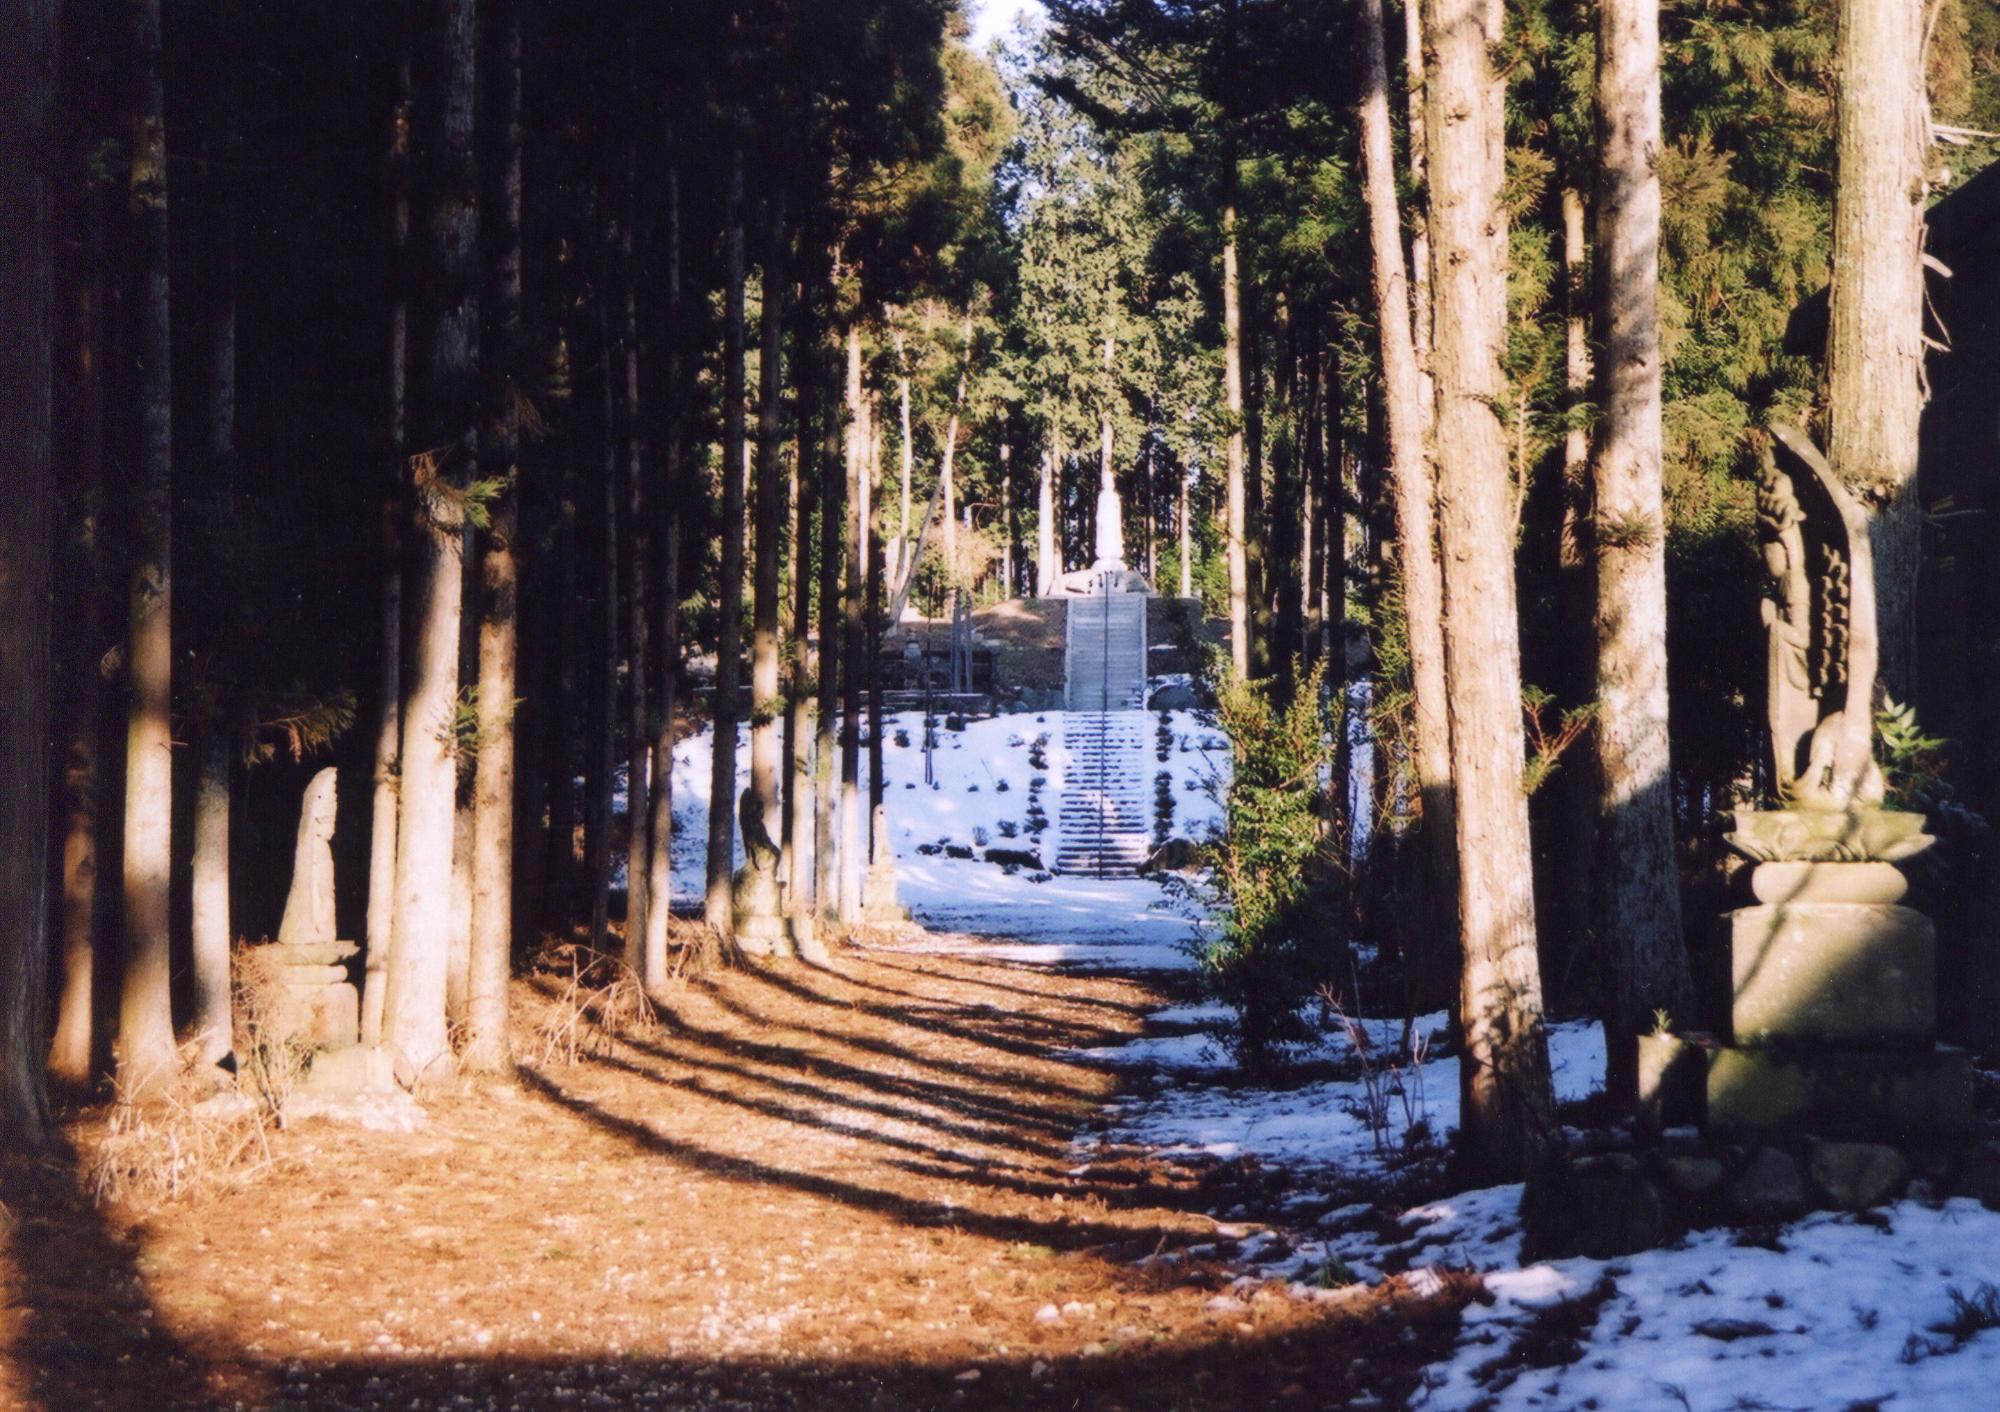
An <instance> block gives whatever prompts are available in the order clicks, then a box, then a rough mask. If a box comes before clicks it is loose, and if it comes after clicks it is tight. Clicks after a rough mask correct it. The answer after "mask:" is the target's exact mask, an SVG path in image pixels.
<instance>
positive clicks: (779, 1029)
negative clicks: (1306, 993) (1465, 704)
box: [0, 949, 1457, 1412]
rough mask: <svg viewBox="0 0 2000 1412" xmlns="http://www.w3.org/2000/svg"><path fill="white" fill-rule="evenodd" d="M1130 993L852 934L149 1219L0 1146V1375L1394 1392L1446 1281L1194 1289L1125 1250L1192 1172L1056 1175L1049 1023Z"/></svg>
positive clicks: (1449, 1321) (1186, 1206)
mask: <svg viewBox="0 0 2000 1412" xmlns="http://www.w3.org/2000/svg"><path fill="white" fill-rule="evenodd" d="M1159 999H1160V997H1159V996H1158V994H1157V992H1156V991H1154V990H1153V989H1151V988H1150V987H1148V986H1147V985H1144V984H1141V983H1138V982H1135V981H1132V980H1127V979H1120V978H1113V977H1100V976H1079V975H1071V974H1064V973H1059V972H1051V971H1047V970H1041V969H1037V968H1032V967H1025V966H1018V965H1008V964H1004V963H1000V962H994V961H980V960H975V959H970V958H967V957H964V956H950V957H947V956H939V955H931V954H924V953H921V952H914V951H898V950H894V949H875V950H868V951H850V952H846V953H844V954H843V956H842V957H841V959H840V961H839V963H838V966H837V968H836V969H833V970H827V969H820V968H811V967H804V966H798V965H782V966H771V967H767V968H761V969H740V970H731V971H726V972H723V973H721V974H719V975H717V976H716V977H714V978H713V979H712V980H711V981H708V982H703V983H699V984H691V985H689V986H688V987H687V989H686V990H685V991H684V992H683V993H682V994H681V995H680V996H679V997H677V999H676V1001H675V1004H674V1005H673V1007H672V1009H671V1013H670V1014H669V1015H667V1016H666V1023H665V1025H664V1027H663V1028H662V1029H661V1031H660V1032H659V1033H657V1034H656V1035H654V1036H653V1037H651V1038H647V1039H634V1040H631V1041H629V1042H624V1043H620V1044H619V1045H618V1046H617V1047H616V1049H615V1051H613V1052H611V1053H605V1054H599V1055H597V1056H596V1057H593V1058H588V1059H585V1060H583V1061H582V1062H579V1063H576V1064H573V1065H557V1064H551V1065H541V1066H534V1067H526V1068H523V1070H522V1071H521V1074H520V1078H519V1082H518V1083H517V1084H489V1085H487V1086H484V1087H482V1088H479V1089H476V1090H469V1091H467V1092H464V1093H461V1094H456V1095H454V1096H452V1097H450V1098H447V1099H445V1100H442V1101H440V1102H438V1103H437V1104H435V1105H434V1106H433V1110H432V1113H433V1121H432V1124H431V1126H430V1128H429V1129H428V1130H427V1131H425V1132H422V1133H418V1134H414V1135H408V1136H401V1135H394V1136H384V1135H377V1134H369V1133H360V1132H354V1131H350V1130H345V1129H338V1128H333V1127H328V1126H325V1125H320V1124H309V1125H305V1126H302V1127H300V1128H297V1129H295V1130H291V1131H288V1132H284V1133H280V1134H278V1135H277V1138H276V1141H275V1152H276V1162H275V1164H274V1166H273V1167H272V1168H270V1169H267V1170H265V1171H263V1172H261V1173H259V1174H257V1175H256V1176H254V1177H251V1178H245V1179H242V1180H237V1181H231V1182H227V1183H222V1184H219V1185H218V1186H217V1187H216V1189H214V1190H211V1191H208V1192H205V1193H204V1194H202V1195H200V1196H198V1197H196V1198H194V1199H193V1200H190V1201H183V1202H180V1203H177V1204H174V1205H171V1206H165V1207H161V1208H158V1209H157V1210H155V1211H153V1212H151V1213H150V1214H148V1215H146V1216H145V1217H144V1218H143V1219H136V1218H135V1217H134V1214H133V1213H130V1212H124V1211H116V1210H114V1211H109V1212H106V1211H99V1210H96V1209H94V1208H93V1207H92V1206H91V1205H90V1204H89V1203H88V1202H87V1201H85V1200H84V1199H82V1197H81V1196H80V1195H79V1194H78V1186H79V1183H78V1180H77V1178H76V1175H75V1174H74V1172H73V1171H71V1170H69V1169H67V1168H62V1167H51V1166H36V1167H29V1166H26V1165H24V1164H22V1163H19V1162H12V1163H0V1204H4V1206H5V1207H6V1208H7V1210H8V1211H9V1212H10V1213H11V1214H10V1215H9V1216H7V1217H4V1218H0V1228H4V1230H5V1236H6V1249H7V1258H6V1260H5V1262H4V1264H0V1291H4V1294H0V1404H5V1405H31V1406H32V1405H39V1406H45V1407H50V1408H63V1409H68V1408H82V1407H93V1406H111V1407H120V1408H128V1407H129V1408H157V1407H163V1406H174V1405H222V1406H231V1405H242V1406H254V1407H283V1408H308V1407H310V1408H344V1407H369V1408H377V1407H380V1408H389V1407H397V1408H404V1407H412V1408H414V1407H423V1408H431V1407H436V1408H467V1409H471V1408H508V1407H575V1408H599V1407H660V1408H667V1407H727V1408H756V1409H765V1408H794V1407H796V1408H812V1409H847V1408H880V1409H899V1412H900V1409H917V1408H931V1407H937V1408H956V1407H982V1408H1016V1407H1023V1408H1026V1407H1035V1408H1041V1407H1046V1408H1063V1409H1071V1408H1084V1409H1099V1410H1100V1412H1108V1409H1112V1408H1120V1407H1122V1408H1127V1409H1132V1412H1138V1409H1154V1408H1161V1409H1164V1408H1188V1409H1195V1408H1217V1409H1221V1408H1231V1409H1237V1408H1254V1407H1263V1406H1272V1407H1300V1408H1304V1407H1330V1406H1344V1405H1349V1404H1348V1398H1349V1396H1350V1394H1351V1393H1352V1392H1354V1391H1355V1390H1356V1389H1357V1388H1358V1387H1361V1386H1364V1385H1365V1386H1369V1387H1371V1388H1374V1389H1376V1390H1378V1391H1379V1390H1381V1389H1382V1388H1383V1387H1384V1384H1385V1380H1386V1383H1387V1385H1388V1386H1389V1387H1390V1388H1391V1389H1393V1388H1395V1387H1396V1386H1398V1385H1399V1384H1400V1385H1402V1386H1407V1380H1406V1379H1405V1378H1403V1377H1402V1376H1401V1375H1399V1374H1398V1373H1396V1372H1395V1371H1394V1370H1396V1369H1398V1368H1403V1369H1407V1368H1411V1367H1414V1366H1415V1365H1416V1363H1417V1362H1418V1361H1419V1360H1420V1358H1421V1355H1422V1351H1423V1349H1424V1347H1425V1346H1428V1345H1430V1344H1431V1343H1432V1342H1433V1341H1434V1340H1436V1339H1440V1338H1445V1337H1448V1336H1449V1333H1450V1330H1451V1328H1452V1326H1453V1325H1454V1324H1455V1323H1456V1315H1455V1306H1456V1302H1457V1301H1456V1298H1455V1297H1451V1296H1447V1297H1445V1298H1443V1299H1437V1300H1433V1301H1430V1302H1428V1303H1425V1302H1422V1301H1417V1300H1415V1299H1413V1298H1412V1297H1409V1296H1407V1295H1405V1294H1402V1293H1399V1292H1398V1291H1396V1290H1394V1289H1389V1290H1385V1291H1382V1292H1379V1293H1377V1294H1374V1295H1370V1296H1368V1297H1366V1298H1364V1299H1357V1300H1355V1301H1352V1302H1350V1303H1347V1304H1343V1305H1340V1306H1337V1307H1336V1306H1329V1305H1325V1304H1314V1303H1309V1302H1301V1301H1299V1300H1295V1299H1292V1298H1289V1297H1287V1296H1285V1295H1283V1294H1282V1293H1277V1292H1270V1293H1265V1294H1261V1295H1260V1296H1259V1297H1257V1298H1254V1299H1252V1300H1250V1301H1248V1302H1247V1304H1245V1303H1241V1302H1238V1301H1234V1300H1223V1301H1221V1302H1219V1303H1217V1302H1216V1301H1217V1286H1218V1284H1219V1282H1220V1279H1221V1275H1220V1274H1219V1273H1215V1272H1208V1271H1204V1270H1202V1269H1200V1268H1196V1269H1195V1270H1193V1271H1192V1272H1191V1273H1190V1272H1187V1271H1181V1270H1176V1271H1174V1272H1173V1273H1172V1274H1168V1273H1166V1272H1164V1271H1160V1270H1158V1269H1157V1267H1156V1268H1155V1269H1150V1270H1149V1269H1144V1268H1141V1267H1140V1266H1139V1265H1138V1263H1137V1262H1138V1261H1139V1260H1140V1259H1141V1258H1142V1257H1144V1256H1146V1255H1147V1254H1149V1253H1151V1252H1154V1251H1156V1250H1159V1249H1162V1248H1165V1249H1169V1250H1171V1249H1174V1248H1176V1247H1178V1246H1181V1245H1185V1244H1189V1243H1192V1242H1194V1241H1198V1240H1204V1239H1213V1238H1214V1223H1213V1222H1212V1221H1211V1220H1209V1219H1208V1218H1207V1217H1205V1216H1202V1215H1200V1214H1199V1210H1200V1208H1201V1207H1202V1206H1203V1205H1204V1204H1205V1203H1204V1201H1203V1200H1202V1193H1201V1191H1200V1190H1199V1188H1198V1186H1197V1184H1196V1181H1195V1179H1194V1178H1193V1177H1192V1176H1191V1175H1190V1174H1189V1173H1187V1172H1186V1171H1183V1170H1178V1169H1172V1168H1166V1167H1162V1166H1159V1165H1156V1164H1149V1163H1146V1162H1144V1161H1142V1160H1139V1159H1137V1158H1136V1157H1128V1158H1123V1159H1120V1160H1116V1161H1110V1162H1099V1163H1097V1164H1095V1165H1093V1166H1091V1167H1090V1168H1088V1169H1087V1170H1083V1171H1078V1170H1077V1168H1078V1165H1079V1163H1080V1162H1081V1161H1082V1159H1081V1158H1080V1157H1079V1156H1078V1155H1077V1154H1076V1152H1075V1151H1074V1149H1073V1148H1072V1146H1071V1142H1072V1139H1073V1137H1074V1135H1075V1133H1076V1132H1077V1130H1078V1129H1079V1127H1081V1126H1082V1125H1084V1124H1085V1123H1087V1122H1089V1121H1090V1120H1091V1118H1092V1116H1093V1114H1094V1112H1095V1111H1096V1109H1097V1106H1098V1105H1099V1104H1100V1103H1101V1102H1102V1101H1103V1100H1104V1099H1105V1098H1106V1097H1107V1096H1108V1095H1109V1094H1110V1093H1111V1092H1112V1091H1113V1089H1114V1087H1115V1084H1116V1082H1117V1081H1116V1078H1115V1076H1114V1075H1111V1074H1107V1073H1106V1072H1104V1071H1103V1070H1101V1069H1099V1068H1096V1067H1093V1066H1091V1065H1088V1064H1084V1063H1080V1062H1077V1061H1075V1060H1073V1059H1070V1058H1066V1057H1064V1056H1063V1054H1062V1053H1061V1051H1063V1050H1065V1049H1068V1048H1071V1047H1078V1046H1090V1045H1102V1044H1110V1043H1116V1042H1117V1041H1118V1040H1119V1039H1120V1038H1121V1037H1124V1036H1127V1035H1130V1034H1132V1033H1134V1032H1135V1031H1137V1030H1138V1029H1139V1028H1140V1026H1141V1024H1142V1017H1143V1014H1144V1012H1145V1011H1146V1010H1147V1009H1148V1008H1150V1007H1151V1006H1153V1005H1156V1004H1158V1003H1159ZM521 1008H522V1009H524V1010H526V1009H528V1008H529V1007H528V1006H526V1005H524V1006H523V1007H521ZM1406 1329H1413V1330H1414V1331H1415V1332H1414V1333H1410V1332H1405V1330H1406ZM1356 1360H1361V1361H1360V1363H1359V1364H1358V1365H1357V1363H1356ZM1391 1396H1392V1397H1393V1396H1394V1394H1393V1391H1392V1393H1391ZM10 1399H11V1401H10ZM1355 1405H1364V1406H1365V1405H1378V1406H1379V1405H1394V1403H1393V1401H1392V1402H1390V1403H1388V1404H1384V1403H1380V1402H1374V1403H1370V1402H1362V1403H1359V1404H1355Z"/></svg>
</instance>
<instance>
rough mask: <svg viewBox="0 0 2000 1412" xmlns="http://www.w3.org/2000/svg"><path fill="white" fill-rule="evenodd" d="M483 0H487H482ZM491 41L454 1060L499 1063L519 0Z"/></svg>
mask: <svg viewBox="0 0 2000 1412" xmlns="http://www.w3.org/2000/svg"><path fill="white" fill-rule="evenodd" d="M493 2H494V0H489V3H493ZM497 4H498V5H499V7H500V13H499V15H498V16H497V20H498V23H497V24H496V26H495V28H494V38H495V40H496V43H495V45H494V48H495V49H496V50H497V51H498V52H497V53H495V54H494V55H493V63H492V65H491V68H490V69H489V72H490V73H491V74H492V75H493V77H494V78H495V80H497V82H498V85H499V92H498V93H497V94H496V95H494V101H493V105H492V106H493V129H494V137H495V145H496V146H497V148H498V151H497V152H495V154H494V155H495V157H496V158H497V159H498V166H499V171H498V173H496V177H497V180H496V181H495V182H494V187H493V190H494V192H495V195H496V196H497V198H498V199H497V200H496V201H495V203H494V207H495V209H494V215H495V216H496V217H497V219H498V222H499V229H498V230H497V231H496V232H495V235H496V237H497V238H496V239H495V240H494V242H493V271H492V277H491V281H490V287H491V289H492V300H493V307H492V310H491V311H490V316H489V317H490V327H491V328H492V331H493V337H494V340H495V343H496V344H497V346H496V347H495V348H494V349H493V350H492V362H493V364H494V367H495V372H496V376H493V377H491V378H490V379H489V380H488V387H489V388H490V392H491V397H492V400H493V403H494V404H495V405H493V406H491V407H490V408H489V409H488V415H487V419H486V427H487V436H486V443H485V445H484V447H483V448H482V449H483V451H484V453H485V455H484V460H485V463H486V464H485V466H484V468H483V469H484V474H485V476H486V477H487V478H488V479H499V478H505V479H506V480H507V488H506V489H505V490H504V491H503V492H502V494H501V495H500V497H499V498H498V499H497V500H496V501H495V502H494V503H493V506H492V510H491V518H490V521H489V523H488V525H487V529H486V534H485V543H484V546H483V548H482V552H481V554H480V557H479V576H480V604H479V609H480V616H479V772H478V774H477V775H476V776H475V778H474V781H473V797H472V848H473V864H472V870H473V879H472V954H471V957H470V965H469V966H468V967H467V974H466V995H465V1000H466V1005H465V1022H466V1032H465V1052H464V1063H465V1067H466V1068H468V1069H471V1070H474V1071H481V1072H492V1071H495V1070H500V1069H504V1068H505V1067H506V1066H507V1062H508V1053H507V977H508V973H509V971H510V969H511V967H512V962H513V955H514V755H515V750H514V746H515V738H514V692H515V668H516V658H517V653H518V648H519V633H520V594H519V587H520V584H519V570H518V565H517V563H516V560H515V549H514V542H515V537H516V535H517V533H518V529H519V525H520V503H521V492H520V486H519V481H520V471H521V465H520V462H521V417H520V410H519V404H518V401H517V399H518V398H519V397H520V396H521V389H520V377H521V363H522V348H521V201H522V142H521V139H522V131H521V4H522V0H497Z"/></svg>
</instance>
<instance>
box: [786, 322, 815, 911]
mask: <svg viewBox="0 0 2000 1412" xmlns="http://www.w3.org/2000/svg"><path fill="white" fill-rule="evenodd" d="M792 318H793V323H792V389H793V396H794V397H795V398H796V399H797V407H798V411H797V414H796V416H795V417H794V418H793V421H794V424H795V434H796V436H797V438H798V441H797V457H798V467H797V471H796V477H797V481H798V494H797V495H796V496H795V497H794V499H795V503H794V505H793V516H794V519H793V529H792V643H791V649H792V650H791V653H790V676H789V678H788V680H787V682H786V695H787V705H786V712H785V808H784V819H783V821H782V822H783V827H784V834H783V837H782V839H781V841H780V842H781V856H782V857H783V859H784V884H785V912H786V914H787V915H788V916H793V917H801V918H803V917H806V916H809V915H810V912H809V908H810V905H811V899H812V844H811V841H810V840H811V838H812V820H813V777H812V729H813V723H812V650H811V644H812V584H813V580H812V524H813V507H814V503H815V502H816V501H817V500H818V498H819V476H820V467H819V466H818V465H817V464H815V458H816V457H817V455H818V452H819V446H818V443H817V441H816V440H815V438H816V437H817V435H818V432H819V427H818V419H819V416H820V415H821V403H820V396H819V358H818V349H819V331H818V329H817V328H815V327H814V322H813V315H812V309H811V308H810V306H809V304H808V301H807V289H806V286H805V285H804V284H803V283H799V284H794V285H793V286H792Z"/></svg>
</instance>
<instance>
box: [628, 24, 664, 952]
mask: <svg viewBox="0 0 2000 1412" xmlns="http://www.w3.org/2000/svg"><path fill="white" fill-rule="evenodd" d="M626 25H627V28H626V41H625V44H626V47H625V62H626V66H627V68H626V81H625V91H626V95H627V101H628V102H629V103H630V104H631V106H632V108H633V110H634V111H635V112H636V111H637V110H638V108H639V77H638V53H639V37H638V33H637V28H638V21H637V20H636V18H632V17H629V16H628V18H627V21H626ZM620 194H621V197H622V200H623V204H624V208H625V211H624V220H623V221H622V222H621V223H620V228H619V235H618V284H619V303H620V309H621V316H622V320H623V322H622V323H621V325H620V331H619V338H618V348H619V355H620V358H619V367H620V372H621V375H622V377H623V382H624V394H625V445H624V448H623V449H624V453H625V454H624V455H623V457H622V458H621V462H622V464H623V467H624V472H625V479H624V491H625V522H624V525H623V529H624V532H625V550H624V566H625V644H626V657H625V964H626V965H627V966H629V967H630V968H631V969H632V972H633V974H635V975H641V974H643V973H644V970H645V960H646V957H645V950H646V927H647V925H648V923H649V921H650V919H651V916H652V908H653V896H652V880H653V875H652V871H651V869H650V868H649V867H648V860H649V859H650V858H651V856H652V845H651V842H650V839H649V837H648V833H649V830H650V828H651V825H652V815H651V813H650V812H649V811H648V809H647V807H646V801H647V799H648V797H649V789H648V782H647V762H648V760H649V759H650V758H651V754H652V750H651V745H652V740H651V736H650V734H649V732H648V731H647V729H646V722H647V719H648V716H647V712H648V709H649V703H648V701H647V695H648V690H647V689H648V687H649V685H650V683H651V679H650V676H649V674H648V672H647V667H646V654H647V652H648V650H649V649H650V647H651V643H650V642H648V640H647V637H648V632H649V628H650V626H651V617H650V615H649V612H648V609H647V607H646V561H647V556H648V550H647V535H646V523H647V522H646V456H647V450H648V448H647V446H646V420H645V404H644V399H643V398H642V396H641V392H640V383H639V361H640V349H639V269H638V261H637V260H636V258H635V256H634V251H633V242H634V240H635V239H636V236H637V228H638V224H639V144H638V138H637V135H636V132H635V131H632V130H628V132H627V134H626V138H625V171H624V181H623V183H622V186H621V192H620ZM660 905H661V906H663V907H670V906H671V905H672V899H671V898H669V897H667V896H665V895H663V896H662V897H661V900H660Z"/></svg>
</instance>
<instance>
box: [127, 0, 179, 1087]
mask: <svg viewBox="0 0 2000 1412" xmlns="http://www.w3.org/2000/svg"><path fill="white" fill-rule="evenodd" d="M133 17H134V20H135V22H136V25H137V28H136V31H135V42H134V50H133V52H134V58H135V61H136V68H135V73H134V78H135V83H134V95H135V100H136V108H135V120H134V123H133V132H132V177H131V186H130V193H131V203H132V227H133V234H134V236H135V238H136V240H137V244H138V249H139V259H138V280H137V288H136V290H135V297H134V299H133V306H134V307H133V317H134V325H135V330H136V342H137V347H136V350H135V363H136V371H137V375H136V378H135V380H134V382H135V385H134V392H135V401H136V404H137V428H136V435H135V437H134V453H133V456H134V466H135V474H134V477H133V485H132V491H131V502H132V511H133V535H132V595H131V637H130V642H129V645H128V647H127V653H126V670H127V673H128V676H129V680H130V685H131V698H130V707H129V715H128V726H127V731H126V739H125V977H124V986H123V990H122V992H121V995H120V1000H119V1010H118V1081H119V1086H120V1088H121V1089H122V1090H123V1091H124V1092H125V1093H126V1095H127V1096H129V1097H134V1098H139V1097H145V1096H147V1094H148V1093H150V1092H151V1091H153V1090H155V1089H157V1088H158V1087H159V1085H161V1084H163V1083H165V1082H166V1081H168V1080H170V1079H171V1078H172V1077H173V1074H174V1029H173V1001H172V993H171V988H170V984H169V977H170V954H169V947H170V942H169V939H168V930H167V908H168V886H169V874H170V870H171V868H172V866H173V849H172V823H171V821H172V817H173V776H174V771H173V754H172V751H173V605H172V592H173V590H172V584H173V558H172V544H173V521H172V515H173V378H172V356H173V338H172V333H171V329H170V324H169V316H168V242H167V155H166V142H167V137H166V100H165V90H164V87H163V84H162V80H161V74H160V67H161V60H160V53H161V51H160V0H140V3H138V4H136V5H135V6H134V7H133Z"/></svg>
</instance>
